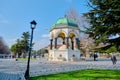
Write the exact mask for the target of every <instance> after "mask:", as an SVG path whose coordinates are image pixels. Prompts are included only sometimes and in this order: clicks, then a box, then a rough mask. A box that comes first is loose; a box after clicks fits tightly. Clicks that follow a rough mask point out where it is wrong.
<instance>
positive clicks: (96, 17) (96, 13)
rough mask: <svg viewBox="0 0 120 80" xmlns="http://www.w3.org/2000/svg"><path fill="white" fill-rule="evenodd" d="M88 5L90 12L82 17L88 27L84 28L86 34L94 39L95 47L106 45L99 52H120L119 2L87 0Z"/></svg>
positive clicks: (114, 0) (112, 0)
mask: <svg viewBox="0 0 120 80" xmlns="http://www.w3.org/2000/svg"><path fill="white" fill-rule="evenodd" d="M88 5H89V7H91V10H90V11H89V12H87V13H85V14H84V15H85V16H86V17H87V18H88V20H89V22H90V27H88V28H86V29H87V30H86V33H88V34H90V37H93V38H94V39H95V43H96V45H99V43H104V44H106V43H107V45H106V46H104V47H103V48H102V49H101V50H103V51H107V52H117V51H120V1H119V0H89V2H88ZM116 36H117V37H116ZM112 37H114V38H112Z"/></svg>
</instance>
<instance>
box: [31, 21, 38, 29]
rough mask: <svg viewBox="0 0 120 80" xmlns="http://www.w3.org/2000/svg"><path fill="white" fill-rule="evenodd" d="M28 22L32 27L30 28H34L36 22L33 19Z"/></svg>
mask: <svg viewBox="0 0 120 80" xmlns="http://www.w3.org/2000/svg"><path fill="white" fill-rule="evenodd" d="M30 24H31V28H32V29H35V27H36V24H37V23H36V22H35V20H33V21H31V22H30Z"/></svg>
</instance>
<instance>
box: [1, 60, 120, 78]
mask: <svg viewBox="0 0 120 80" xmlns="http://www.w3.org/2000/svg"><path fill="white" fill-rule="evenodd" d="M26 66H27V61H15V59H0V80H25V78H24V73H25V70H26ZM83 69H110V70H120V58H117V64H115V65H113V64H112V62H111V60H110V58H107V59H98V60H97V61H93V59H87V60H86V61H77V62H55V61H54V62H50V61H46V60H40V59H39V60H32V61H31V62H30V76H39V75H48V74H56V73H60V72H68V71H75V70H83Z"/></svg>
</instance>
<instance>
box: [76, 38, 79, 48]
mask: <svg viewBox="0 0 120 80" xmlns="http://www.w3.org/2000/svg"><path fill="white" fill-rule="evenodd" d="M76 46H77V49H80V40H79V39H78V38H76Z"/></svg>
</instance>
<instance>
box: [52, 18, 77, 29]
mask: <svg viewBox="0 0 120 80" xmlns="http://www.w3.org/2000/svg"><path fill="white" fill-rule="evenodd" d="M62 25H66V27H77V28H78V24H77V22H76V21H74V20H73V19H69V18H59V19H58V20H57V21H56V22H55V23H54V24H53V25H52V27H51V30H52V29H55V28H60V27H62Z"/></svg>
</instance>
